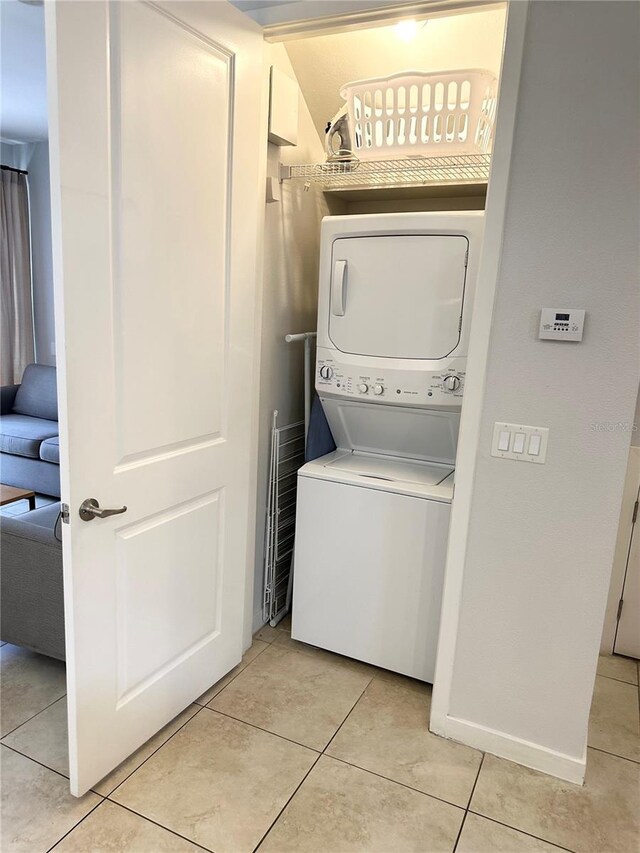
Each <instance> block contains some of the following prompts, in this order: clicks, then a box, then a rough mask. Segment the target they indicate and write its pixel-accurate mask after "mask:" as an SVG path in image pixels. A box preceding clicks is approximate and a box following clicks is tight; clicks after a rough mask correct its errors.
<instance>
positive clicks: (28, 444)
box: [0, 415, 58, 459]
mask: <svg viewBox="0 0 640 853" xmlns="http://www.w3.org/2000/svg"><path fill="white" fill-rule="evenodd" d="M57 434H58V423H57V421H46V420H43V419H42V418H32V417H29V416H28V415H2V417H0V450H1V451H2V453H10V454H12V455H13V456H30V457H31V458H32V459H38V458H39V456H40V445H41V444H42V442H43V441H44V440H45V439H46V438H53V437H54V436H56V435H57Z"/></svg>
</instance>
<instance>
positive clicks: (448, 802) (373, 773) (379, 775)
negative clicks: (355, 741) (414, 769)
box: [327, 753, 465, 811]
mask: <svg viewBox="0 0 640 853" xmlns="http://www.w3.org/2000/svg"><path fill="white" fill-rule="evenodd" d="M327 758H331V759H332V761H339V762H340V763H341V764H346V765H347V767H355V769H356V770H362V771H363V772H364V773H369V774H370V775H371V776H376V777H377V778H378V779H384V780H385V781H386V782H392V783H393V784H394V785H400V787H401V788H406V789H407V790H408V791H413V792H414V793H415V794H422V796H423V797H429V798H430V799H432V800H437V801H438V802H439V803H444V804H445V805H446V806H453V808H454V809H460V810H461V811H465V807H464V806H460V805H458V803H452V802H451V800H443V799H442V797H437V796H436V795H435V794H428V793H427V792H426V791H421V790H420V789H419V788H413V787H412V786H411V785H407V783H406V782H398V780H397V779H392V778H391V777H390V776H383V775H382V773H376V771H375V770H369V769H368V768H367V767H361V766H360V765H359V764H353V763H352V762H351V761H345V759H344V758H338V756H337V755H331V754H329V753H327Z"/></svg>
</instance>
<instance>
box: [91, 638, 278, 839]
mask: <svg viewBox="0 0 640 853" xmlns="http://www.w3.org/2000/svg"><path fill="white" fill-rule="evenodd" d="M254 639H255V638H254ZM261 642H264V641H261ZM249 648H251V647H249ZM262 652H266V649H262V651H261V652H259V653H258V654H257V655H256V656H255V658H253V660H250V661H249V663H248V664H247V666H245V667H244V668H243V669H241V670H240V672H238V673H237V675H235V676H234V677H233V678H232V679H231V681H234V680H235V679H236V678H237V677H238V675H240V674H241V673H242V672H244V670H245V669H247V668H248V667H250V666H251V664H252V663H253V661H254V660H257V659H258V658H259V657H260V655H261V654H262ZM224 677H225V676H224V675H223V676H222V678H224ZM222 678H221V679H219V680H220V681H222ZM231 681H230V682H229V684H231ZM216 683H217V682H216ZM228 686H229V685H228V684H225V686H224V687H223V688H222V690H224V689H225V688H226V687H228ZM211 687H215V684H212V685H211ZM211 687H210V688H209V690H211ZM222 690H221V691H220V693H222ZM206 692H207V691H206V690H205V693H206ZM216 695H218V694H216ZM213 698H215V697H213ZM211 701H213V699H212V700H211ZM191 704H192V705H195V706H196V707H197V709H198V710H197V711H196V712H195V713H194V714H192V715H191V716H190V717H189V719H188V720H185V721H184V723H183V724H182V725H181V726H180V727H179V728H177V729H176V730H175V732H172V733H171V734H170V735H169V737H168V738H167V739H166V740H165V741H163V742H162V743H161V744H160V746H158V748H157V749H154V750H153V752H152V753H150V754H149V755H148V756H147V757H146V758H145V760H144V761H143V762H142V764H139V765H138V767H136V768H135V769H134V770H132V771H131V773H129V775H128V776H125V778H124V779H123V780H122V782H118V784H117V785H116V787H115V788H114V789H113V790H112V791H110V792H109V793H108V794H102V795H101V796H104V797H106V798H107V799H109V800H110V801H111V802H114V803H115V802H117V800H111V795H112V794H114V793H115V792H116V791H117V790H118V788H119V787H120V786H121V785H124V783H125V782H126V781H127V779H130V778H131V776H133V774H134V773H136V772H137V771H138V770H140V768H141V767H142V766H143V765H144V764H146V763H147V761H148V760H149V759H150V758H152V757H153V756H154V755H155V754H156V752H158V751H159V750H161V749H162V747H163V746H166V745H167V744H168V743H169V741H170V740H171V739H172V738H173V737H174V736H175V735H177V734H178V732H179V731H182V729H183V728H184V727H185V726H186V725H187V723H190V722H191V720H193V719H195V718H196V717H197V716H198V714H199V713H200V712H201V711H204V710H205V708H206V710H207V711H211V710H213V709H212V708H209V707H208V706H207V705H200V704H199V703H198V702H195V701H194V702H192V703H191ZM185 710H186V708H185ZM181 713H184V712H181ZM177 716H180V715H179V714H178V715H177ZM174 719H175V717H174ZM169 722H171V721H169ZM167 725H169V723H167ZM152 737H153V735H152ZM150 739H151V738H150ZM142 746H144V744H142ZM125 761H126V759H125ZM116 769H117V768H114V770H116ZM112 772H113V771H112ZM100 781H102V780H100ZM91 790H92V791H93V788H92V789H91ZM96 793H97V792H96ZM118 805H122V804H121V803H118ZM136 814H137V812H136ZM160 825H161V824H158V826H160Z"/></svg>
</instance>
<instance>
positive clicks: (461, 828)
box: [452, 752, 486, 853]
mask: <svg viewBox="0 0 640 853" xmlns="http://www.w3.org/2000/svg"><path fill="white" fill-rule="evenodd" d="M485 755H486V752H483V753H482V757H481V758H480V764H479V766H478V772H477V773H476V778H475V779H474V781H473V785H472V786H471V793H470V794H469V799H468V800H467V806H466V808H465V810H464V814H463V815H462V823H461V824H460V829H459V830H458V834H457V836H456V840H455V842H454V845H453V851H452V853H456V850H457V848H458V844H459V843H460V836H461V835H462V830H463V829H464V824H465V821H466V820H467V815H468V814H469V806H470V805H471V800H472V799H473V795H474V794H475V791H476V785H477V784H478V779H479V778H480V771H481V770H482V765H483V764H484V759H485Z"/></svg>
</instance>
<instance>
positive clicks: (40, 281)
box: [29, 142, 56, 364]
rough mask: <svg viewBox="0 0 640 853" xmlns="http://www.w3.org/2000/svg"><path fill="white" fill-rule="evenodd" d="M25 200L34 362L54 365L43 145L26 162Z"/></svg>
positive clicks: (46, 151)
mask: <svg viewBox="0 0 640 853" xmlns="http://www.w3.org/2000/svg"><path fill="white" fill-rule="evenodd" d="M29 199H30V204H31V262H32V275H33V321H34V330H35V338H36V361H37V362H39V363H40V364H55V363H56V358H55V327H54V318H53V268H52V265H53V257H52V250H51V193H50V186H49V144H48V143H47V142H38V143H37V144H36V146H35V148H34V152H33V155H32V157H31V160H30V161H29Z"/></svg>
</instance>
